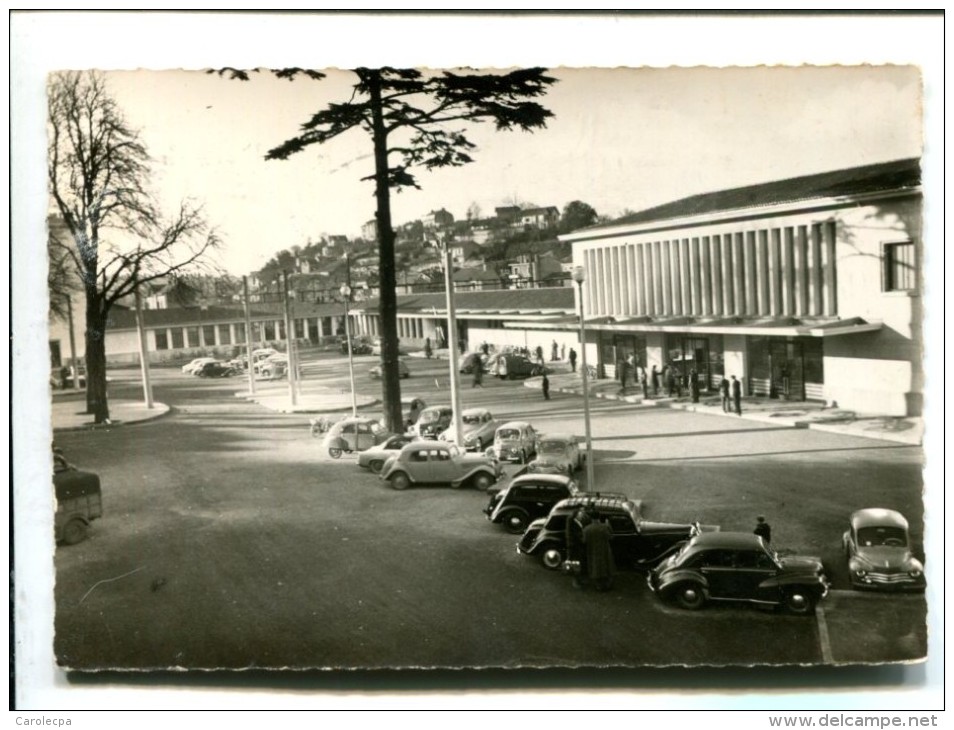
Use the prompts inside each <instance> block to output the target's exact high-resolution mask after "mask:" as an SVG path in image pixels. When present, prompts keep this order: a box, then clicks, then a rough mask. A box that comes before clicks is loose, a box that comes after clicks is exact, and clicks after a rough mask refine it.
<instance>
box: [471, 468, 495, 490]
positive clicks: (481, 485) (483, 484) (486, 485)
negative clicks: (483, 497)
mask: <svg viewBox="0 0 954 730" xmlns="http://www.w3.org/2000/svg"><path fill="white" fill-rule="evenodd" d="M493 483H494V480H493V479H491V478H490V474H485V473H483V472H481V473H480V474H478V475H476V476H475V477H474V488H475V489H477V490H478V491H481V492H486V491H487V490H488V489H490V485H491V484H493Z"/></svg>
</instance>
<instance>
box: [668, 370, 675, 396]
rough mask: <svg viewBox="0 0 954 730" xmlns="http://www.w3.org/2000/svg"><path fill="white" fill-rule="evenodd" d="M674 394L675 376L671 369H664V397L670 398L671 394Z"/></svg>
mask: <svg viewBox="0 0 954 730" xmlns="http://www.w3.org/2000/svg"><path fill="white" fill-rule="evenodd" d="M675 392H676V374H675V372H673V368H667V369H666V395H668V396H669V397H670V398H672V395H673V393H675Z"/></svg>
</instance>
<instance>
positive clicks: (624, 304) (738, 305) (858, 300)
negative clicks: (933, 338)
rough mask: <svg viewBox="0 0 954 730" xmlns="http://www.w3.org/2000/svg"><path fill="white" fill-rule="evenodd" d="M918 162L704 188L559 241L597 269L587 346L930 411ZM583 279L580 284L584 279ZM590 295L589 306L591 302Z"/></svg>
mask: <svg viewBox="0 0 954 730" xmlns="http://www.w3.org/2000/svg"><path fill="white" fill-rule="evenodd" d="M922 206H923V202H922V191H921V169H920V163H919V161H918V160H917V159H906V160H896V161H891V162H884V163H879V164H873V165H866V166H863V167H855V168H850V169H842V170H835V171H832V172H826V173H821V174H815V175H806V176H803V177H797V178H792V179H787V180H776V181H771V182H766V183H763V184H760V185H751V186H747V187H742V188H733V189H729V190H720V191H717V192H712V193H704V194H700V195H694V196H691V197H688V198H683V199H681V200H677V201H674V202H672V203H667V204H664V205H660V206H657V207H654V208H650V209H648V210H644V211H641V212H638V213H632V214H630V215H626V216H624V217H622V218H619V219H617V220H614V221H610V222H607V223H602V224H599V225H596V226H592V227H589V228H586V229H584V230H581V231H576V232H573V233H568V234H565V235H562V236H560V240H563V241H569V242H571V243H572V245H573V262H574V265H575V266H577V267H582V270H583V272H584V276H585V282H584V284H583V286H582V287H581V289H579V290H577V297H579V291H582V296H583V309H584V310H585V316H586V318H587V320H588V323H587V327H586V329H587V334H588V341H587V343H586V347H587V352H588V354H590V353H591V354H592V360H591V362H596V361H597V360H598V361H599V363H600V365H601V366H602V367H603V368H604V370H605V372H606V373H607V374H608V375H611V374H612V370H613V365H614V364H615V363H616V362H617V361H619V360H620V359H621V358H625V357H628V356H630V355H633V356H634V357H635V358H636V360H637V361H638V362H639V363H640V364H642V365H643V366H645V367H647V368H651V367H652V366H654V365H655V366H656V367H657V368H659V369H662V368H663V367H666V366H670V367H674V368H676V369H677V370H678V371H680V372H681V373H683V374H688V373H689V371H691V370H694V371H695V372H696V373H697V374H698V376H699V378H700V380H701V382H702V385H703V388H713V389H714V388H717V387H718V385H719V382H720V381H721V380H723V379H724V378H728V377H729V376H731V375H735V376H736V377H737V378H739V379H740V380H741V381H742V383H743V385H744V390H745V393H746V394H748V395H755V396H764V397H768V398H783V399H790V400H795V401H799V400H806V399H807V400H818V401H824V402H826V403H828V404H837V405H838V406H840V407H842V408H847V409H852V410H856V411H858V412H861V413H865V412H868V413H870V412H873V411H874V412H878V413H881V414H888V415H894V416H914V415H919V414H920V413H921V407H922V400H923V393H924V375H923V369H922V363H921V356H922V352H923V346H924V337H923V330H922V318H923V314H924V311H923V303H922V299H921V292H922V286H923V285H922V266H923V261H924V256H923V251H924V239H923V231H922ZM575 290H576V288H575ZM577 304H578V306H579V302H578V303H577Z"/></svg>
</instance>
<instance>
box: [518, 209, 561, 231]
mask: <svg viewBox="0 0 954 730" xmlns="http://www.w3.org/2000/svg"><path fill="white" fill-rule="evenodd" d="M559 221H560V211H559V209H558V208H556V207H554V206H552V205H549V206H547V207H545V208H527V209H525V210H521V211H520V214H519V216H518V217H517V219H516V221H515V223H514V225H515V226H517V227H520V228H536V229H537V230H541V231H542V230H546V229H547V228H553V227H555V226H556V224H557V223H559Z"/></svg>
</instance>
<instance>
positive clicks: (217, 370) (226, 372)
mask: <svg viewBox="0 0 954 730" xmlns="http://www.w3.org/2000/svg"><path fill="white" fill-rule="evenodd" d="M182 372H183V373H185V374H187V375H194V376H196V377H198V378H228V377H231V376H232V375H235V374H237V372H238V371H237V370H236V368H234V367H233V366H232V365H230V364H229V363H227V362H222V361H221V360H216V359H215V358H214V357H197V358H196V359H195V360H193V361H192V362H190V363H188V364H186V365H183V366H182Z"/></svg>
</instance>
